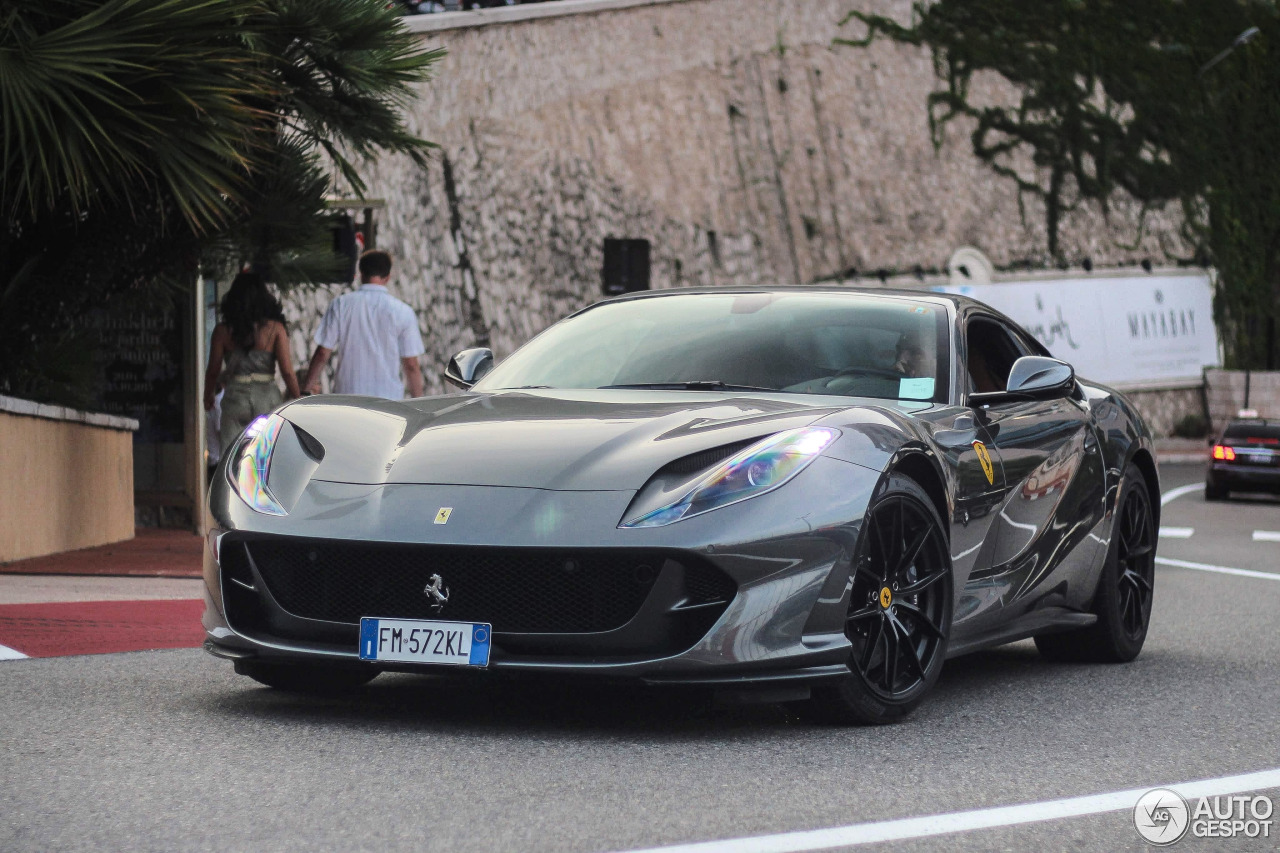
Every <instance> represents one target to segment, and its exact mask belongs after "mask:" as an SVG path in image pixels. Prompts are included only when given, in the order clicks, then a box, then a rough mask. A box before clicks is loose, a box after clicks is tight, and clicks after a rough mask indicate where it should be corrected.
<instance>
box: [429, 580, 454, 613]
mask: <svg viewBox="0 0 1280 853" xmlns="http://www.w3.org/2000/svg"><path fill="white" fill-rule="evenodd" d="M422 591H423V592H424V593H426V594H427V596H429V597H430V598H431V609H432V610H433V611H435V612H436V613H439V612H440V611H441V610H443V609H444V606H445V605H446V604H448V603H449V587H447V586H445V585H444V578H442V577H440V576H439V575H432V576H431V583H429V584H427V585H426V587H425V588H424V589H423V590H422Z"/></svg>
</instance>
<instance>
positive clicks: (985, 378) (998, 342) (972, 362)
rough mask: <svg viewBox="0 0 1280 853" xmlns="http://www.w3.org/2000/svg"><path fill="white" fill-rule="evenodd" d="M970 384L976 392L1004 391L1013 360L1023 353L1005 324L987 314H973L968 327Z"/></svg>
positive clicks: (966, 331) (966, 329)
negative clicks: (987, 316)
mask: <svg viewBox="0 0 1280 853" xmlns="http://www.w3.org/2000/svg"><path fill="white" fill-rule="evenodd" d="M965 343H966V345H967V346H966V349H967V350H968V359H969V363H968V365H967V366H968V370H969V386H970V387H971V388H972V389H973V390H974V391H975V392H977V393H988V392H991V391H1003V390H1004V389H1005V383H1006V382H1008V380H1009V371H1010V370H1011V369H1012V368H1013V363H1014V362H1015V361H1017V360H1018V359H1019V358H1021V357H1022V356H1023V355H1024V353H1023V349H1022V347H1021V346H1019V344H1018V341H1017V339H1016V338H1015V337H1013V335H1012V334H1011V333H1010V332H1009V331H1008V330H1007V329H1005V327H1004V326H1003V325H1002V324H1001V323H998V322H996V321H995V320H989V319H985V318H974V319H972V320H970V321H969V325H968V326H967V327H966V328H965Z"/></svg>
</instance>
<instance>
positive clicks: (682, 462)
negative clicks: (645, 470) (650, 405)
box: [657, 436, 764, 477]
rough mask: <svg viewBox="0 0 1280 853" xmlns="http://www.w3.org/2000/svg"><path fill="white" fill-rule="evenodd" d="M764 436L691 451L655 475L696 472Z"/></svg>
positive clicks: (722, 459) (663, 475)
mask: <svg viewBox="0 0 1280 853" xmlns="http://www.w3.org/2000/svg"><path fill="white" fill-rule="evenodd" d="M761 438H764V436H759V437H757V438H748V439H747V440H746V441H735V442H734V443H733V444H722V445H720V446H719V447H713V448H711V449H710V450H700V451H698V452H697V453H691V454H689V455H688V456H683V457H681V458H679V459H677V460H676V461H674V462H671V463H668V464H667V465H666V466H665V467H663V469H662V470H661V471H659V472H658V474H657V476H659V477H667V476H677V477H679V476H684V475H687V474H696V473H698V472H699V471H705V470H706V469H707V468H710V467H712V466H713V465H719V464H720V463H721V462H723V461H724V460H726V459H728V458H729V457H730V456H732V455H733V454H735V453H737V452H738V451H739V450H744V449H746V448H748V447H750V446H751V445H753V444H755V443H756V442H757V441H759V440H760V439H761Z"/></svg>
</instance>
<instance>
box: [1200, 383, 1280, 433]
mask: <svg viewBox="0 0 1280 853" xmlns="http://www.w3.org/2000/svg"><path fill="white" fill-rule="evenodd" d="M1204 380H1205V398H1206V399H1207V401H1208V405H1209V419H1210V420H1211V421H1212V422H1213V433H1214V434H1215V435H1217V434H1218V433H1219V432H1220V431H1221V430H1222V428H1223V427H1224V426H1226V424H1227V421H1229V420H1231V419H1232V418H1234V417H1235V416H1236V413H1237V412H1238V411H1240V410H1241V409H1243V408H1245V401H1244V396H1245V395H1244V392H1245V372H1244V371H1243V370H1206V371H1205V372H1204ZM1248 383H1249V406H1248V408H1250V409H1253V410H1255V411H1256V412H1257V413H1258V414H1259V416H1261V417H1264V418H1280V371H1270V372H1268V371H1261V370H1255V371H1253V372H1251V373H1250V374H1249V377H1248Z"/></svg>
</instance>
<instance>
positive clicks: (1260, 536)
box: [1253, 530, 1280, 542]
mask: <svg viewBox="0 0 1280 853" xmlns="http://www.w3.org/2000/svg"><path fill="white" fill-rule="evenodd" d="M1253 541H1254V542H1280V530H1255V531H1253Z"/></svg>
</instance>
